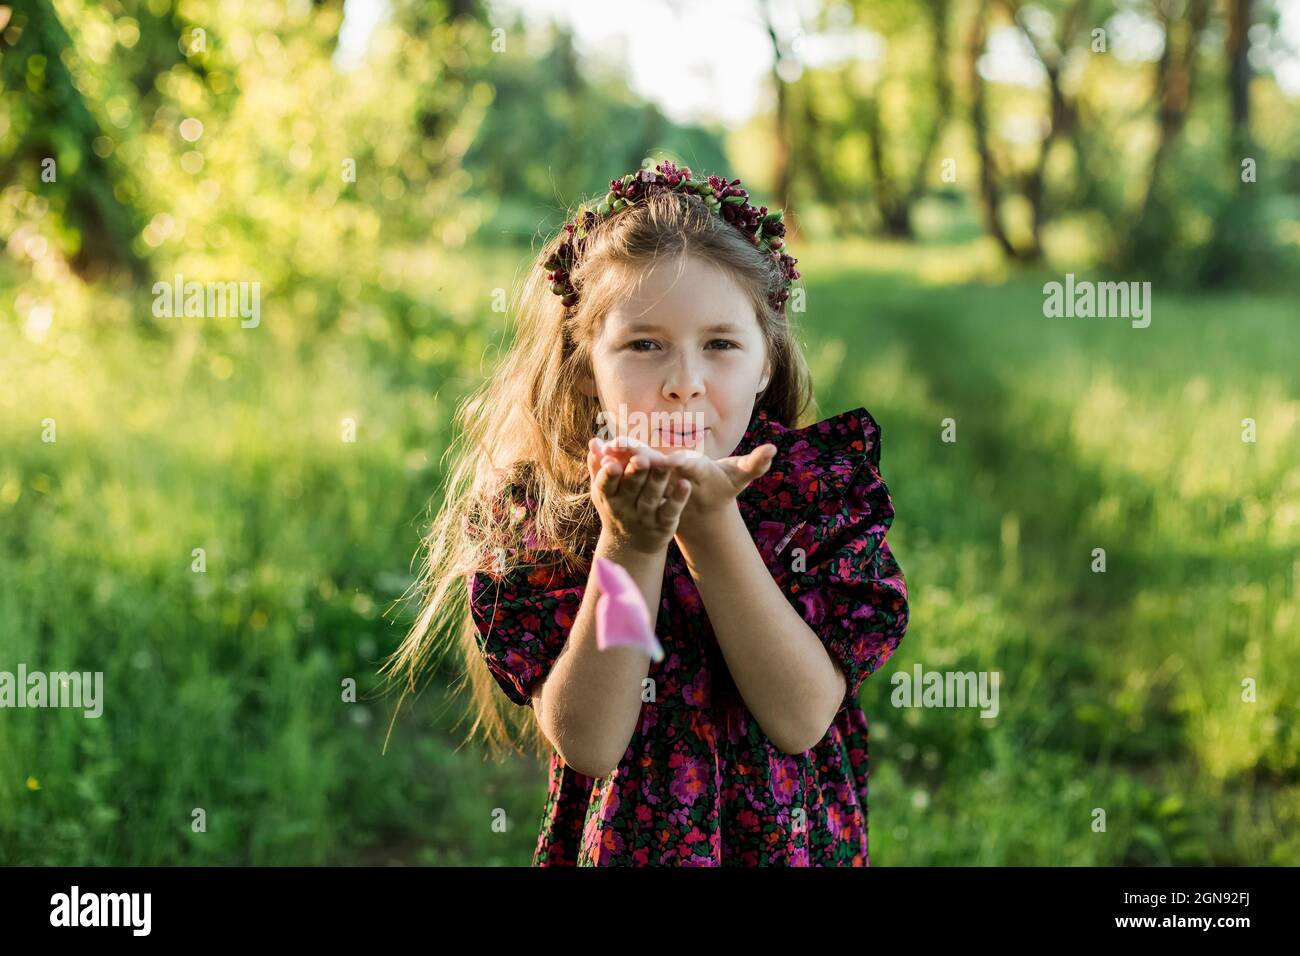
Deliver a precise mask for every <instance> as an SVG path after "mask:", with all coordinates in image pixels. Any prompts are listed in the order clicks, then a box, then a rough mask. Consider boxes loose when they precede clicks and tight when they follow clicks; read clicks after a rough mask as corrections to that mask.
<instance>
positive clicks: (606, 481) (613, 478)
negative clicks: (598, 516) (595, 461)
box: [596, 461, 623, 498]
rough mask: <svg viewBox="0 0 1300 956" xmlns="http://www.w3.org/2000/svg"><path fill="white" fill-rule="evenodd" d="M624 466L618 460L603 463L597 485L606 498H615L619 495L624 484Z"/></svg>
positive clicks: (598, 474) (598, 473)
mask: <svg viewBox="0 0 1300 956" xmlns="http://www.w3.org/2000/svg"><path fill="white" fill-rule="evenodd" d="M622 475H623V468H622V466H621V465H620V464H619V463H618V462H616V461H607V462H605V464H603V465H601V467H600V471H599V472H597V474H596V487H597V488H599V489H600V493H601V494H602V495H604V496H605V497H606V498H613V497H615V496H617V495H618V493H619V491H620V490H621V486H622V484H623V481H622Z"/></svg>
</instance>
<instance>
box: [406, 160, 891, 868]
mask: <svg viewBox="0 0 1300 956" xmlns="http://www.w3.org/2000/svg"><path fill="white" fill-rule="evenodd" d="M739 183H740V180H732V181H731V182H730V183H728V182H727V181H726V180H723V179H720V178H718V177H714V176H710V177H708V179H707V180H695V179H694V178H692V176H691V171H690V170H689V169H687V168H684V167H683V168H678V167H675V166H674V165H673V164H671V163H663V164H661V165H659V166H657V167H656V168H655V170H654V171H651V170H648V169H643V170H640V171H638V172H637V173H633V174H629V175H627V176H625V177H623V178H622V179H621V180H614V181H612V182H611V187H612V189H611V192H610V194H609V195H608V196H607V197H606V198H605V201H604V202H603V203H601V204H600V205H599V206H597V207H596V208H595V209H590V210H588V209H584V210H581V211H580V213H579V215H578V217H577V221H576V222H574V223H570V224H568V225H566V227H565V230H564V231H563V232H562V233H560V235H559V236H557V237H555V238H554V239H553V240H552V241H551V242H550V243H549V244H548V245H547V247H546V249H545V250H544V251H543V254H542V256H541V257H540V259H539V262H538V267H537V268H536V269H534V271H533V274H532V276H531V277H530V280H529V281H528V283H527V285H526V287H525V292H524V297H523V302H522V306H521V311H520V319H519V329H518V334H517V339H516V342H515V344H514V348H513V350H512V351H511V352H510V353H509V354H508V355H507V356H506V357H505V359H504V361H503V363H502V366H501V368H500V370H499V371H498V372H497V373H496V375H495V376H494V377H493V379H492V380H491V381H489V382H488V383H487V384H486V385H485V386H484V387H483V388H482V389H480V391H479V392H478V393H477V394H476V395H475V396H474V397H473V398H472V399H471V400H470V401H469V402H467V403H466V404H465V406H463V408H462V409H461V411H460V414H459V417H458V423H459V425H460V435H459V436H458V443H459V447H458V448H457V449H456V452H457V454H458V456H459V461H458V463H457V465H456V467H455V469H454V471H453V473H452V475H451V477H450V479H449V484H448V492H447V495H446V498H445V504H444V506H443V510H442V512H441V513H440V515H439V517H438V519H437V521H436V522H435V524H434V528H433V530H432V532H431V533H430V537H429V540H428V544H427V556H426V562H425V565H424V569H423V571H424V573H423V575H422V582H421V583H422V585H423V590H424V592H425V595H426V596H425V603H424V606H423V610H422V613H421V614H420V616H419V618H418V619H417V621H416V623H415V626H414V627H413V628H412V630H411V633H410V634H409V635H408V637H407V639H406V641H405V642H404V643H403V645H402V647H401V648H400V649H399V652H398V653H397V655H395V658H394V659H393V661H392V662H391V666H392V667H393V668H394V670H395V671H403V672H405V673H407V674H408V675H409V677H410V681H411V682H412V684H413V682H414V680H415V677H416V675H417V674H418V673H419V672H420V671H421V670H422V669H423V666H424V665H425V664H426V663H427V661H428V658H429V655H430V653H431V651H432V650H433V647H434V644H435V642H436V641H437V640H438V639H439V637H440V636H441V637H446V638H450V639H452V640H456V641H458V646H459V649H460V651H461V654H462V657H463V660H464V662H465V664H466V669H467V676H468V679H469V681H470V684H471V687H472V689H473V694H474V710H475V712H476V716H477V717H478V720H477V721H476V722H475V724H474V727H473V728H471V736H472V734H473V731H474V730H475V729H478V728H479V727H480V726H482V727H483V729H484V732H485V737H486V739H487V741H488V742H489V743H490V744H500V743H503V742H505V741H506V740H507V739H508V737H509V736H510V735H509V733H508V728H507V726H506V725H507V723H508V721H505V720H503V719H502V714H501V712H500V709H499V707H498V706H497V699H494V697H493V694H494V692H495V691H496V689H497V688H499V689H500V691H502V692H504V696H505V698H507V699H508V700H509V701H510V702H511V703H512V704H514V705H518V706H517V708H512V710H513V711H514V713H513V714H512V715H511V716H512V717H513V716H514V715H517V714H520V713H522V714H524V715H526V717H527V718H528V720H527V721H526V723H524V724H523V725H522V726H516V727H515V728H513V729H514V730H516V731H518V732H520V733H526V734H527V735H528V736H529V737H530V738H531V740H532V742H533V743H534V744H535V745H536V746H537V747H538V748H539V750H540V751H541V752H542V753H544V754H545V753H549V759H550V780H549V790H548V795H547V799H546V806H545V809H544V812H543V815H542V822H541V832H540V834H539V836H538V842H537V849H536V852H535V854H534V857H533V864H534V865H537V866H547V865H551V866H556V865H565V866H573V865H577V866H614V865H638V866H646V865H671V866H756V865H783V866H867V865H868V864H869V859H868V855H867V723H866V717H865V715H864V714H863V712H862V709H861V708H860V707H859V706H858V703H857V694H858V689H859V687H860V686H861V684H862V682H863V680H864V679H865V678H866V677H867V676H868V675H869V674H871V673H873V672H875V671H876V670H877V669H878V668H879V667H880V666H881V665H883V664H884V663H885V661H886V660H888V658H889V656H890V655H891V654H892V653H893V651H894V648H895V647H896V646H897V645H898V642H899V640H900V639H901V638H902V636H903V634H904V631H905V630H906V627H907V619H908V606H907V589H906V584H905V582H904V578H903V573H902V571H901V569H900V568H899V565H898V563H897V562H896V561H895V560H894V557H893V555H892V554H891V552H890V549H889V546H888V545H887V544H886V543H885V533H886V531H887V529H888V528H889V526H890V523H891V521H892V519H893V506H892V503H891V500H890V495H889V491H888V489H887V488H886V486H885V483H884V481H883V480H882V479H881V477H880V472H879V468H880V428H879V426H878V425H877V424H876V422H875V420H874V419H873V418H872V417H871V415H870V414H869V413H868V412H867V411H866V409H864V408H857V409H854V410H851V411H847V412H843V413H841V414H839V415H835V416H833V417H831V418H827V419H825V420H823V421H819V422H816V423H815V424H810V425H806V426H803V427H797V422H798V421H799V419H800V417H801V416H802V414H803V413H804V411H805V409H806V408H807V406H808V405H809V404H810V401H811V384H810V382H809V380H808V373H807V367H806V364H805V362H804V359H803V356H802V354H801V352H800V349H799V347H798V345H797V343H796V339H795V336H794V332H793V329H792V328H791V324H790V320H789V317H788V316H787V315H786V310H785V302H786V298H787V296H788V294H789V289H790V283H791V281H792V279H795V278H798V277H799V276H798V273H797V272H796V271H795V270H794V263H795V261H796V260H794V259H793V258H791V257H790V256H789V255H787V254H786V253H785V252H784V250H783V245H784V243H783V240H782V238H781V237H782V236H783V235H784V229H783V227H782V224H781V216H780V213H779V212H778V213H768V211H767V209H766V207H761V208H759V209H757V210H756V209H755V208H754V207H753V206H751V205H749V203H748V202H747V201H745V200H746V197H747V193H746V192H745V191H744V190H743V189H740V188H739ZM665 416H673V417H665ZM647 421H649V422H652V423H655V426H656V427H653V428H650V429H649V430H647V429H646V428H644V427H638V426H644V425H645V423H646V422H647ZM665 422H668V423H669V424H668V425H665V424H664V423H665ZM629 423H630V424H629ZM634 431H635V432H636V434H633V432H634ZM638 439H639V440H638ZM597 557H603V558H606V559H609V560H611V561H614V562H616V563H617V564H619V565H621V566H622V567H623V568H624V569H625V570H626V571H627V572H628V574H629V575H630V576H631V578H632V580H633V581H634V582H635V583H636V585H637V587H638V589H639V590H640V592H641V595H642V596H643V597H644V599H645V604H646V606H647V607H648V608H652V609H656V611H657V619H656V620H655V628H654V629H655V634H656V636H657V637H658V640H659V641H660V643H661V646H662V649H663V651H664V657H663V659H662V660H660V661H654V660H652V659H651V658H650V657H649V656H647V655H646V654H645V653H643V652H641V651H640V650H638V649H635V648H631V647H609V648H606V649H601V648H599V647H598V646H597V635H596V613H595V604H596V600H597V598H598V597H599V593H598V591H597V588H596V586H595V584H594V575H593V573H592V569H593V562H594V559H595V558H597ZM462 588H464V590H462ZM652 616H653V615H652ZM509 722H513V721H509Z"/></svg>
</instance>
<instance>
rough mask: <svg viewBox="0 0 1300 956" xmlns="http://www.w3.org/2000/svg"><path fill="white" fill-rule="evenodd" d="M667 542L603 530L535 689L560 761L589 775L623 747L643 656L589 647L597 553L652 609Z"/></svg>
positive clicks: (608, 765) (605, 768)
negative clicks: (626, 539) (565, 633)
mask: <svg viewBox="0 0 1300 956" xmlns="http://www.w3.org/2000/svg"><path fill="white" fill-rule="evenodd" d="M667 551H668V546H667V544H666V543H665V545H664V547H663V548H661V549H659V550H658V551H657V552H649V551H641V550H637V549H635V548H632V547H630V546H628V545H625V544H619V543H618V542H617V541H616V540H615V539H614V538H613V537H612V536H611V535H610V534H609V533H608V532H606V531H604V530H602V531H601V534H600V538H599V540H598V541H597V543H596V547H595V553H594V555H593V557H592V562H591V565H592V573H591V576H590V577H589V578H588V581H587V588H586V590H585V592H584V593H583V597H582V605H581V606H580V607H579V609H578V614H577V616H576V617H575V618H574V621H573V627H572V628H571V629H570V631H569V640H568V643H566V644H565V646H564V650H563V651H561V652H560V656H559V657H557V658H556V659H555V664H554V666H553V667H552V668H551V671H550V673H549V674H548V675H547V677H546V680H545V681H544V682H543V683H542V684H541V686H540V687H538V688H536V689H535V690H534V691H533V709H534V710H535V711H536V712H537V718H538V722H539V723H540V724H541V728H542V732H543V733H544V734H545V735H546V739H547V740H549V741H550V742H551V743H552V745H554V747H555V749H556V751H557V752H558V753H559V754H560V756H561V757H563V758H564V762H565V763H566V764H568V765H569V766H570V767H572V768H573V769H574V770H576V771H578V773H581V774H586V775H587V776H588V777H604V776H608V775H609V774H610V773H612V772H613V771H614V770H615V769H616V768H617V767H618V763H619V761H620V760H622V759H623V755H624V754H625V753H626V752H627V748H628V745H629V744H630V743H631V741H632V734H633V733H634V732H635V730H636V722H637V719H638V717H639V716H640V713H641V686H642V685H641V682H642V681H643V680H645V678H646V675H647V674H649V672H650V658H649V657H647V656H646V654H645V652H644V651H641V650H640V649H638V648H633V647H610V648H607V649H605V650H603V651H602V650H600V649H599V648H598V647H597V646H596V601H597V599H599V597H600V595H599V593H597V590H596V584H595V567H596V561H595V558H597V557H604V558H608V559H610V560H611V561H616V562H617V563H619V564H621V565H622V566H623V567H624V568H625V569H626V570H627V573H628V574H630V575H631V576H632V579H633V580H634V581H636V583H637V587H639V588H640V589H641V594H642V596H643V597H644V598H645V602H646V607H647V608H651V609H655V608H658V607H659V592H660V589H661V588H662V586H663V579H664V562H665V560H666V559H667ZM651 616H652V617H654V616H655V615H654V611H653V610H652V611H651Z"/></svg>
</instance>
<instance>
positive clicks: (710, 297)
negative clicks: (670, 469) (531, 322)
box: [583, 257, 771, 459]
mask: <svg viewBox="0 0 1300 956" xmlns="http://www.w3.org/2000/svg"><path fill="white" fill-rule="evenodd" d="M678 262H679V260H664V259H660V260H657V261H656V262H655V263H654V265H653V266H652V267H650V268H649V269H648V270H647V271H646V272H645V273H644V274H643V275H642V277H641V281H640V283H639V285H638V286H637V288H636V289H635V290H634V292H633V293H632V295H631V296H630V297H629V298H627V299H625V300H624V301H622V302H620V303H618V304H617V305H615V306H614V307H613V308H612V309H611V310H610V311H609V312H608V313H607V314H606V316H605V321H604V324H603V325H602V327H601V329H600V332H599V334H598V335H597V338H596V341H595V342H594V343H593V346H592V363H593V367H594V375H595V381H594V389H595V393H596V397H597V398H598V399H599V403H600V409H601V412H602V413H603V415H604V418H603V419H602V421H598V422H596V425H597V427H598V428H600V427H601V426H602V422H603V427H604V429H605V433H607V434H608V436H609V437H617V436H624V435H627V436H631V437H634V438H637V439H640V440H641V441H644V442H646V443H647V444H649V445H651V446H653V447H656V448H663V449H666V450H669V451H671V450H673V449H674V448H683V447H684V448H695V449H698V450H700V451H702V452H703V453H705V454H707V455H708V456H709V457H710V458H713V459H718V458H725V457H726V456H728V455H730V454H731V453H732V451H734V450H735V448H736V446H737V445H738V444H739V443H740V439H741V438H742V437H744V434H745V429H746V427H748V425H749V420H750V418H751V416H752V415H753V413H754V405H755V400H756V399H757V397H758V394H759V393H760V392H761V391H762V390H763V389H764V388H765V387H766V386H767V383H768V380H769V378H770V377H771V366H770V363H769V361H768V357H767V344H766V342H765V340H764V338H763V334H762V332H761V331H760V330H759V327H758V319H757V318H756V317H755V315H754V307H753V305H752V304H751V303H750V301H749V299H748V298H746V297H745V295H744V293H743V292H741V290H740V288H739V286H737V285H736V283H735V281H734V280H733V279H732V278H731V277H730V276H729V275H728V274H727V273H725V272H723V271H722V270H720V269H719V268H717V267H716V266H713V265H710V264H709V263H708V262H707V261H704V260H701V259H699V258H696V257H687V258H686V260H685V264H684V265H682V266H681V267H680V268H681V271H680V274H679V273H678V269H679V265H678ZM592 387H593V383H592V382H591V381H587V382H585V383H584V386H583V391H584V392H585V393H586V394H588V395H591V394H592ZM598 433H599V434H604V433H600V432H598Z"/></svg>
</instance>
